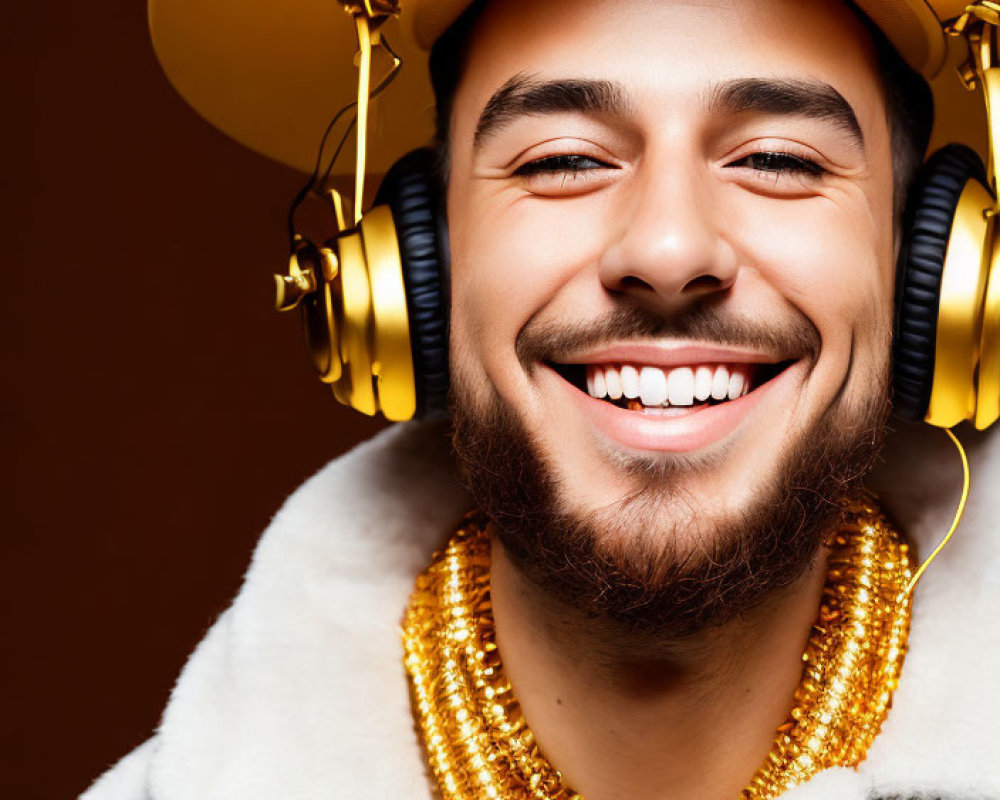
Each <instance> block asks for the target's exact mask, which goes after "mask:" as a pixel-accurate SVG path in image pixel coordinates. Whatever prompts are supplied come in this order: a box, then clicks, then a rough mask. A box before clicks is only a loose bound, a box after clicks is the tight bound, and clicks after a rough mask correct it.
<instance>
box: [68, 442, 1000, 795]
mask: <svg viewBox="0 0 1000 800" xmlns="http://www.w3.org/2000/svg"><path fill="white" fill-rule="evenodd" d="M895 438H896V441H895V442H894V443H893V446H892V447H891V448H890V451H889V453H888V455H887V462H886V466H885V469H883V470H882V471H881V474H880V475H878V476H876V477H875V478H873V485H875V486H876V488H877V489H878V490H879V492H880V494H881V495H882V497H883V499H884V501H885V503H886V506H887V507H888V508H889V510H890V512H891V513H892V515H893V516H894V517H895V519H896V520H897V521H898V522H899V523H900V524H901V526H902V527H903V529H904V530H905V531H906V532H907V534H908V535H909V536H910V538H911V540H912V541H914V542H915V544H916V547H917V551H918V554H926V553H927V552H929V551H930V550H931V549H932V548H933V546H934V545H935V544H936V543H937V541H938V540H939V539H940V538H941V536H942V535H943V534H944V532H945V531H946V530H947V527H948V523H949V521H950V518H951V515H952V513H953V511H954V507H955V503H956V501H957V498H958V494H959V488H960V470H959V464H958V458H957V455H956V454H955V452H954V449H953V448H952V446H951V444H950V443H949V442H948V441H947V439H946V438H945V435H944V434H943V433H942V432H940V431H933V430H930V429H927V428H914V429H913V430H911V431H907V432H905V433H904V434H900V435H897V436H896V437H895ZM964 438H965V440H966V441H967V443H968V445H969V449H970V456H971V458H972V467H973V493H972V499H971V501H970V504H969V509H968V511H967V513H966V517H965V520H964V522H963V524H962V526H961V528H960V529H959V532H958V534H957V535H956V538H955V540H954V542H953V543H952V544H951V545H950V546H949V547H948V548H947V549H946V550H945V552H944V554H943V555H942V556H941V557H940V558H939V559H938V560H937V561H936V562H935V563H934V565H933V566H932V567H931V569H930V571H929V572H928V574H927V575H926V577H925V578H924V579H923V581H921V583H920V585H919V586H918V588H917V590H916V601H915V608H914V617H913V628H912V633H911V636H910V652H909V655H908V656H907V660H906V663H905V665H904V668H903V675H902V681H901V684H900V687H899V689H898V691H897V693H896V698H895V702H894V706H893V709H892V711H891V712H890V715H889V719H888V721H887V723H886V725H885V727H884V729H883V732H882V733H881V734H880V736H879V737H878V739H877V740H876V742H875V745H874V747H873V748H872V751H871V753H870V754H869V758H868V759H867V761H865V762H864V764H862V766H861V768H860V769H859V770H857V771H855V770H850V769H831V770H826V771H825V772H823V773H821V774H820V775H818V776H817V777H816V778H814V779H813V780H812V781H810V782H809V783H807V784H805V785H803V786H800V787H798V788H797V789H795V790H793V791H791V792H790V793H788V794H787V795H786V797H787V798H788V800H834V798H835V799H836V800H855V799H856V800H863V799H864V798H870V797H887V798H889V797H891V798H926V799H927V800H931V798H948V799H949V800H973V799H974V798H976V799H978V798H982V799H983V800H985V798H998V797H1000V691H998V687H997V677H996V676H997V671H998V669H997V668H998V666H1000V636H998V628H1000V625H998V622H997V618H996V612H997V602H996V594H997V590H998V589H1000V536H998V534H1000V523H998V521H997V512H998V510H1000V500H998V499H997V496H996V493H997V488H998V487H1000V436H997V435H993V436H988V435H982V434H976V433H974V432H971V431H970V432H967V434H966V435H965V436H964ZM451 469H452V467H451V462H450V459H449V456H448V449H447V442H446V439H445V437H444V434H443V432H442V430H441V429H440V428H437V427H433V426H423V425H419V424H416V423H407V424H404V425H398V426H396V427H394V428H392V429H390V430H388V431H386V432H384V433H382V434H380V435H379V436H377V437H376V438H375V439H373V440H372V441H370V442H367V443H365V444H364V445H362V446H360V447H358V448H356V449H355V450H353V451H351V452H350V453H348V454H347V455H345V456H343V457H341V458H339V459H337V460H335V461H333V462H332V463H331V464H329V465H328V466H327V467H326V468H325V469H323V470H322V471H321V472H320V473H319V474H318V475H316V476H315V477H313V478H312V479H311V480H309V481H308V482H306V483H305V484H304V485H303V486H302V487H301V488H300V489H299V490H298V491H297V492H296V493H295V494H294V495H293V496H292V497H291V498H290V499H289V500H288V502H287V503H286V504H285V506H284V508H282V510H281V511H280V512H279V513H278V514H277V515H276V517H275V518H274V521H273V522H272V524H271V526H270V527H269V528H268V529H267V531H266V532H265V534H264V536H263V538H262V539H261V541H260V544H259V545H258V547H257V551H256V553H255V555H254V558H253V561H252V563H251V565H250V569H249V571H248V572H247V576H246V580H245V582H244V585H243V588H242V589H241V591H240V593H239V595H238V596H237V598H236V600H235V601H234V603H233V605H232V607H231V608H230V609H229V610H228V611H226V612H225V613H224V614H223V615H222V616H221V617H220V618H219V620H218V621H217V622H216V624H215V625H214V626H213V627H212V629H211V630H210V631H209V633H208V635H207V636H206V637H205V639H204V641H202V643H201V644H200V645H199V646H198V648H197V649H196V650H195V652H194V654H193V655H192V656H191V658H190V660H189V661H188V664H187V666H186V667H185V668H184V671H183V672H182V673H181V676H180V678H179V680H178V682H177V685H176V687H175V689H174V691H173V693H172V695H171V698H170V702H169V704H168V706H167V709H166V711H165V712H164V716H163V720H162V723H161V725H160V727H159V730H158V731H157V732H156V734H155V736H153V738H151V739H150V740H149V741H148V742H146V743H145V744H144V745H142V747H140V748H138V749H137V750H136V751H134V752H133V753H131V754H130V755H128V756H126V757H125V758H124V759H123V760H122V761H121V762H120V763H119V764H118V765H117V766H116V767H114V768H113V769H112V770H110V771H109V772H108V773H107V774H105V775H104V776H103V777H102V778H100V779H99V780H98V781H97V782H96V783H95V784H94V785H93V786H92V787H91V788H90V789H89V790H88V791H87V792H86V793H84V795H83V796H82V798H83V800H192V798H198V800H223V799H224V798H232V799H233V800H275V798H282V800H319V798H323V800H328V799H329V798H345V799H346V798H350V800H367V799H369V798H370V799H371V800H383V799H384V798H407V800H424V799H428V800H429V798H431V797H432V793H431V789H430V782H429V780H428V775H427V773H426V769H425V766H424V763H423V758H422V755H421V752H420V748H419V745H418V741H417V736H416V733H415V731H414V727H413V720H412V717H411V714H410V707H409V697H408V691H407V685H406V678H405V674H404V672H403V667H402V647H401V641H400V634H399V622H400V618H401V614H402V610H403V608H404V606H405V604H406V600H407V597H408V596H409V593H410V591H411V588H412V585H413V579H414V576H415V575H416V574H417V573H418V572H419V571H420V570H421V569H422V568H423V567H424V566H426V564H427V563H428V561H429V559H430V556H431V553H432V551H433V550H434V549H435V548H436V547H438V546H439V545H440V544H442V543H443V541H444V539H445V538H446V537H447V535H448V533H449V532H450V531H451V530H452V528H453V526H454V524H455V523H456V522H457V520H458V518H459V517H460V515H461V514H462V513H463V512H464V511H465V510H467V508H468V507H469V501H468V498H467V497H466V496H465V495H464V494H463V492H462V491H461V490H460V489H459V488H458V486H457V484H456V482H455V481H454V478H453V476H452V474H451Z"/></svg>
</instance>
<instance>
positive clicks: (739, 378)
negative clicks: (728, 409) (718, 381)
mask: <svg viewBox="0 0 1000 800" xmlns="http://www.w3.org/2000/svg"><path fill="white" fill-rule="evenodd" d="M741 394H743V375H741V374H740V373H739V372H734V373H733V374H732V375H730V376H729V391H728V396H729V399H730V400H735V399H736V398H737V397H739V396H740V395H741Z"/></svg>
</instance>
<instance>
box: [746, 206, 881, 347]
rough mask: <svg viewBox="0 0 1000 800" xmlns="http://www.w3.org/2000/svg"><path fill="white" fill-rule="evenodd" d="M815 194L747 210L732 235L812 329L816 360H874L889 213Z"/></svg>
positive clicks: (877, 343)
mask: <svg viewBox="0 0 1000 800" xmlns="http://www.w3.org/2000/svg"><path fill="white" fill-rule="evenodd" d="M849 200H850V202H847V201H843V200H842V199H841V198H836V197H827V196H821V197H816V198H812V199H808V200H802V201H798V202H789V203H781V204H774V203H773V201H768V200H767V199H764V198H761V199H759V200H756V201H754V202H751V203H747V204H745V205H744V206H743V207H742V209H740V210H739V212H738V213H737V215H736V219H734V225H733V227H732V228H731V230H733V231H736V234H735V235H736V236H737V237H738V239H739V241H738V244H737V246H738V247H739V249H740V251H741V252H742V253H743V254H744V255H745V257H746V258H747V261H748V263H750V264H752V265H753V266H754V267H755V268H757V269H758V270H759V271H760V272H761V273H762V275H763V276H764V278H765V280H767V281H768V282H769V283H771V284H772V285H774V286H778V287H781V293H782V295H783V296H784V298H785V300H786V301H788V302H790V303H791V304H792V305H793V306H795V307H796V308H797V309H798V310H799V311H800V312H801V313H802V314H804V315H805V317H806V318H808V319H809V320H810V321H811V322H812V323H813V325H815V326H816V328H817V330H818V331H819V334H820V337H821V339H822V352H821V358H824V357H825V358H828V359H829V358H835V359H836V360H837V361H838V362H840V363H841V364H846V362H847V361H848V360H850V359H852V358H854V357H855V356H857V355H858V353H859V350H863V351H866V352H867V351H870V352H871V353H872V355H873V357H875V356H878V355H879V354H880V353H881V352H882V351H883V350H884V346H885V344H886V343H885V335H886V333H887V331H888V330H889V327H890V324H891V318H892V302H893V283H892V281H893V268H892V252H893V249H892V247H893V246H892V212H891V207H890V206H889V204H888V203H885V204H880V205H885V208H878V209H877V210H876V208H875V206H873V204H871V203H868V202H859V200H858V199H857V198H849Z"/></svg>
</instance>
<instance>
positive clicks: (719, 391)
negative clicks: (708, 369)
mask: <svg viewBox="0 0 1000 800" xmlns="http://www.w3.org/2000/svg"><path fill="white" fill-rule="evenodd" d="M727 397H729V370H728V369H726V368H725V367H716V368H715V375H713V376H712V399H713V400H725V399H726V398H727Z"/></svg>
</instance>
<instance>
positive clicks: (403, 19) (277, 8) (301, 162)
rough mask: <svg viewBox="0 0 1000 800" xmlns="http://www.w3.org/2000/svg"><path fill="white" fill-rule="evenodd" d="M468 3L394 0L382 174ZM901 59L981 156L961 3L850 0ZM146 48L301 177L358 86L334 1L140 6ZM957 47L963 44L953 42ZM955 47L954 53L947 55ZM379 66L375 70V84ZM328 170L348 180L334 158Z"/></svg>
mask: <svg viewBox="0 0 1000 800" xmlns="http://www.w3.org/2000/svg"><path fill="white" fill-rule="evenodd" d="M469 2H470V0H401V2H400V7H401V13H400V15H399V17H398V18H397V19H393V20H391V21H389V22H388V23H387V24H386V26H385V27H384V28H383V31H384V33H385V36H386V38H387V40H388V41H389V43H390V44H391V45H392V47H393V49H394V50H396V52H397V53H398V54H399V55H400V57H401V58H402V60H403V69H402V70H401V72H400V74H399V76H398V77H397V78H396V80H395V81H394V82H393V84H392V85H391V86H390V87H389V88H388V89H387V90H386V92H385V93H384V94H383V95H382V96H380V97H378V98H377V99H376V100H375V101H374V102H373V104H372V109H371V121H370V123H369V136H368V139H369V153H370V155H369V161H368V163H369V165H370V171H371V172H372V173H376V174H377V173H383V172H385V170H386V169H387V168H388V167H389V165H391V164H392V163H393V161H395V160H396V159H397V158H398V157H399V156H401V155H402V154H404V153H405V152H407V151H408V150H411V149H413V148H415V147H419V146H420V145H423V144H426V143H428V142H429V141H430V140H431V138H432V136H433V132H434V98H433V94H432V92H431V87H430V80H429V76H428V74H427V51H428V50H429V48H430V46H431V45H432V44H433V42H434V41H435V39H437V37H438V36H440V34H441V33H443V32H444V30H445V29H446V28H447V27H448V26H449V25H450V24H451V23H452V22H453V21H454V20H455V19H456V18H457V17H458V15H459V14H460V13H461V12H462V10H463V9H465V8H466V7H467V6H468V5H469ZM857 5H858V6H860V7H861V8H862V9H863V10H864V11H865V12H866V13H867V14H868V15H869V16H870V17H871V19H872V20H873V21H874V22H875V23H876V24H877V25H878V26H879V27H880V28H881V29H882V30H883V31H884V32H885V33H886V35H887V36H888V38H889V39H890V41H892V43H893V44H894V46H895V47H896V48H897V50H898V51H899V52H900V54H901V55H902V56H903V57H904V58H905V59H906V60H907V62H908V63H909V64H910V65H911V66H912V67H913V68H914V69H916V70H918V71H919V72H921V74H923V75H924V76H925V77H927V78H928V80H930V79H933V78H935V77H936V78H937V80H934V81H933V83H932V86H933V88H934V93H935V101H936V104H937V107H938V114H937V116H938V120H939V122H940V124H939V125H938V126H936V132H935V136H934V142H935V143H940V142H944V141H961V142H964V143H966V144H969V145H971V146H972V147H974V148H976V149H978V150H979V151H980V152H982V153H984V152H985V130H986V129H985V117H984V116H983V114H982V110H981V108H980V106H981V103H976V102H975V101H974V100H973V98H974V96H973V95H972V93H968V92H965V91H964V90H962V89H961V86H960V84H959V81H958V80H957V79H956V78H955V76H954V73H953V70H952V69H950V68H948V69H946V68H945V67H946V65H948V64H949V61H953V62H957V60H959V58H960V55H956V54H955V53H952V54H951V55H949V52H948V41H947V40H946V37H945V35H944V33H943V31H942V27H941V22H942V21H946V20H949V19H952V18H954V17H956V16H958V15H959V14H961V13H962V11H963V10H964V8H965V2H964V0H928V1H927V2H925V0H857ZM149 23H150V31H151V33H152V39H153V47H154V49H155V51H156V55H157V57H158V58H159V60H160V64H161V65H162V66H163V70H164V72H165V73H166V75H167V77H168V78H169V80H170V82H171V83H172V84H173V85H174V87H175V88H176V89H177V91H178V92H179V93H180V94H181V95H182V96H183V97H184V99H185V100H187V102H188V103H190V104H191V106H192V107H193V108H194V109H195V110H196V111H197V112H198V113H199V114H201V116H202V117H204V118H205V119H206V120H208V122H210V123H211V124H212V125H214V126H215V127H217V128H219V129H220V130H222V131H223V132H225V133H227V134H228V135H229V136H231V137H232V138H234V139H236V141H238V142H240V143H241V144H244V145H246V146H247V147H249V148H251V149H252V150H255V151H257V152H258V153H262V154H264V155H266V156H270V157H271V158H273V159H276V160H277V161H280V162H282V163H284V164H287V165H289V166H292V167H295V168H296V169H299V170H302V171H303V172H311V171H312V168H313V164H314V162H315V160H316V155H317V149H318V146H319V142H320V139H321V137H322V135H323V131H324V130H325V129H326V126H327V125H328V123H329V122H330V119H331V117H332V116H333V114H334V113H335V112H336V111H337V110H338V109H339V108H341V107H342V106H344V105H346V104H347V103H349V102H351V101H352V100H353V99H354V98H355V96H356V91H357V83H356V81H357V73H356V70H355V68H354V53H355V51H356V49H357V41H356V38H355V37H356V34H355V26H354V23H353V21H352V19H351V17H350V15H349V14H348V13H347V12H345V11H344V9H343V6H342V5H341V3H339V2H336V0H149ZM957 44H961V43H957ZM956 49H958V48H955V47H953V48H952V50H956ZM379 68H380V67H379V64H377V63H376V65H375V67H374V74H373V80H377V76H378V70H379ZM338 166H339V169H338V172H343V173H349V172H350V171H351V169H352V166H353V165H352V161H351V159H349V158H345V159H342V160H341V162H340V163H339V165H338Z"/></svg>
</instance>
